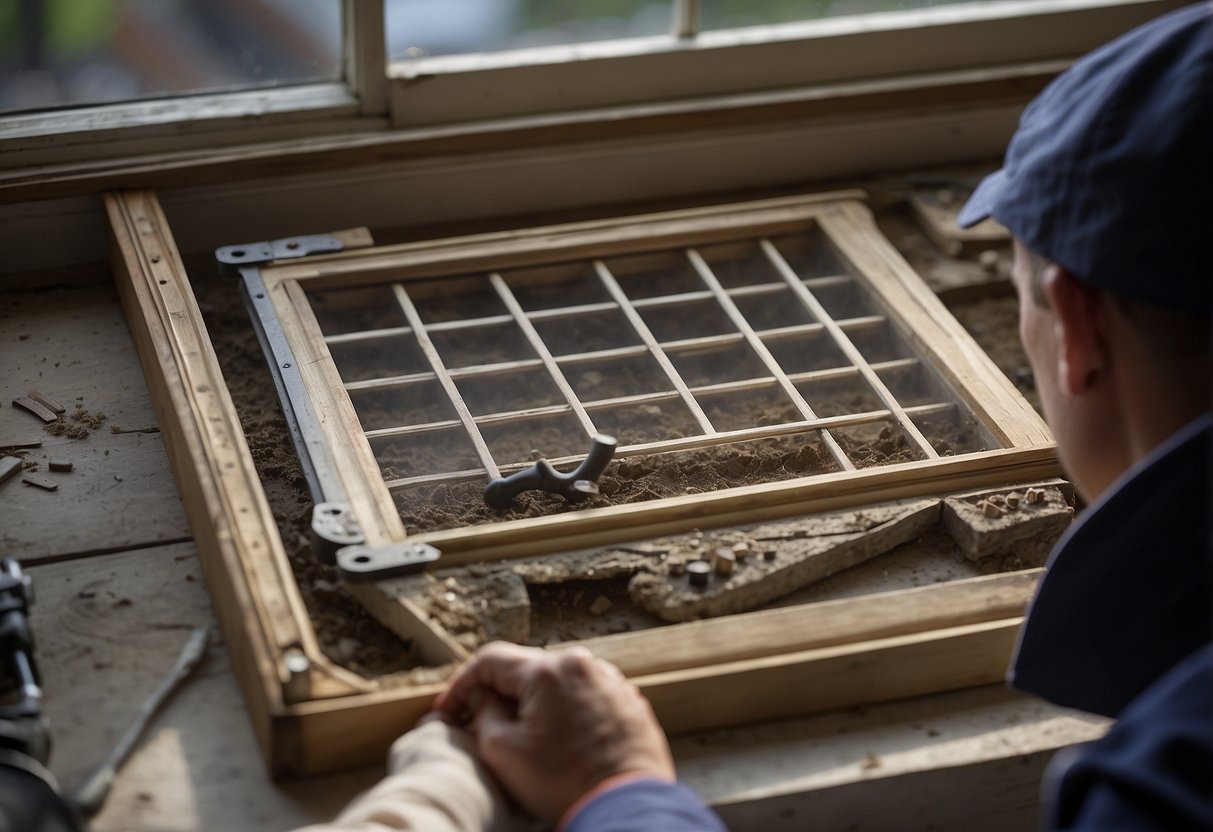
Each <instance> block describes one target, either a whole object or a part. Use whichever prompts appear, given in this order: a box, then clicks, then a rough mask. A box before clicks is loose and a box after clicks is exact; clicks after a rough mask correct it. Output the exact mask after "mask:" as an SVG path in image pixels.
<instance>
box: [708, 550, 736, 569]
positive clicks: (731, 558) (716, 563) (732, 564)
mask: <svg viewBox="0 0 1213 832" xmlns="http://www.w3.org/2000/svg"><path fill="white" fill-rule="evenodd" d="M712 568H714V569H715V570H716V573H717V574H719V575H732V574H733V571H734V570H735V569H737V556H736V555H734V554H733V550H732V549H724V548H720V549H717V550H716V552H715V554H713V555H712Z"/></svg>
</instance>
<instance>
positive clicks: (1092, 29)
mask: <svg viewBox="0 0 1213 832" xmlns="http://www.w3.org/2000/svg"><path fill="white" fill-rule="evenodd" d="M1180 5H1183V3H1182V2H1180V0H992V1H991V2H986V3H971V4H958V5H949V6H937V7H933V8H927V9H916V10H910V11H899V12H882V13H875V14H868V15H855V16H849V17H838V18H828V19H824V20H818V21H812V22H806V23H792V24H784V25H780V26H760V27H752V28H746V29H732V30H722V31H711V32H701V33H699V34H698V35H697V36H696V37H694V38H678V37H677V36H676V35H674V34H671V35H665V36H655V37H646V38H632V39H624V40H614V41H604V42H600V43H586V44H574V45H568V46H551V47H542V48H534V49H526V50H514V51H508V52H499V53H488V54H478V55H450V56H439V57H429V58H417V59H412V60H408V61H399V62H396V63H393V64H392V65H391V66H390V67H389V78H390V91H389V94H390V97H391V114H392V123H393V125H395V126H418V125H427V124H443V123H452V122H463V121H472V120H480V119H486V118H505V117H512V116H520V115H527V114H536V113H545V112H562V111H569V110H586V109H593V108H600V107H609V106H620V105H627V104H639V103H644V102H655V101H665V102H668V101H677V100H680V99H688V98H695V97H703V96H722V95H736V94H744V93H752V92H757V91H769V90H776V89H786V88H789V87H801V88H803V87H810V86H815V85H820V84H834V83H846V82H853V81H857V80H863V79H880V78H885V79H888V78H894V77H897V76H900V75H904V74H909V73H914V74H923V73H934V72H945V71H952V70H962V69H975V68H983V67H995V66H1004V65H1010V64H1019V63H1024V62H1040V61H1050V60H1058V59H1073V58H1075V57H1077V56H1079V55H1081V54H1083V53H1085V52H1088V51H1090V50H1091V49H1093V48H1095V47H1096V46H1098V45H1100V44H1102V43H1104V42H1106V41H1108V40H1111V39H1112V38H1114V37H1116V36H1117V35H1119V34H1121V33H1123V32H1125V31H1128V30H1129V29H1131V28H1133V27H1134V26H1137V25H1138V24H1140V23H1143V22H1145V21H1146V20H1149V19H1151V18H1153V17H1156V16H1157V15H1160V14H1162V13H1164V12H1166V11H1169V10H1170V9H1173V8H1177V7H1178V6H1180Z"/></svg>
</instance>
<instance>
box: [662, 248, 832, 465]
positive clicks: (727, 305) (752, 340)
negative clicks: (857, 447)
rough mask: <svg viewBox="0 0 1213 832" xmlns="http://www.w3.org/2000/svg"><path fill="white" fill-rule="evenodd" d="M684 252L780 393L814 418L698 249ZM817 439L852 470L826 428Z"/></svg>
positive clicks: (810, 419)
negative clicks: (772, 378) (776, 384)
mask: <svg viewBox="0 0 1213 832" xmlns="http://www.w3.org/2000/svg"><path fill="white" fill-rule="evenodd" d="M686 255H687V259H689V260H690V261H691V265H692V266H693V267H694V268H695V271H696V272H697V273H698V274H699V278H700V279H701V280H702V281H703V282H704V283H706V284H707V285H708V288H709V289H710V290H711V292H712V294H713V295H714V296H715V297H716V300H717V302H718V303H719V304H720V306H721V308H722V309H724V312H725V314H726V315H728V316H729V320H730V321H732V322H733V326H735V327H737V329H738V330H739V331H740V332H741V335H742V337H743V338H745V341H746V343H747V344H748V345H749V347H750V349H752V350H753V351H754V353H755V354H756V355H757V356H758V359H759V360H760V361H761V362H762V363H763V366H765V367H766V368H767V369H768V370H770V372H771V374H772V375H773V376H774V377H775V379H776V381H777V382H778V384H779V386H780V388H782V389H783V392H784V395H786V396H787V397H788V398H789V399H791V400H792V403H793V404H795V405H796V409H797V410H799V411H800V412H801V414H802V415H803V416H804V417H805V421H808V422H812V421H815V420H816V419H817V414H816V413H814V412H813V408H812V407H811V406H810V405H809V403H808V402H807V401H805V398H804V396H802V395H800V391H799V390H797V389H796V385H794V384H793V383H792V382H791V381H790V380H789V379H788V376H787V374H786V373H785V372H784V371H783V368H782V367H780V366H779V362H778V361H776V360H775V356H773V355H771V351H770V350H769V349H767V345H766V344H764V343H763V342H762V339H761V338H759V337H758V335H757V333H755V332H754V328H753V327H752V326H750V322H749V321H747V320H746V318H745V316H744V315H742V314H741V310H740V309H738V308H737V304H735V303H733V299H732V298H731V297H729V296H728V294H727V293H726V292H725V291H724V287H723V286H721V285H720V281H719V280H717V279H716V275H715V274H713V273H712V270H711V269H710V268H709V267H708V264H707V263H706V262H705V261H704V259H703V258H702V257H701V256H700V255H699V252H697V251H696V250H695V249H693V248H688V249H687V250H686ZM821 441H822V443H823V444H824V445H825V446H826V450H827V451H829V452H830V456H832V457H834V461H835V462H837V463H838V465H839V467H841V468H842V470H844V471H854V470H855V464H854V463H853V462H851V460H850V458H849V457H848V456H847V455H846V453H845V452H844V451H843V450H842V447H841V446H840V445H839V444H838V441H837V440H836V439H835V438H834V437H833V436H831V435H830V432H829V431H828V430H822V432H821Z"/></svg>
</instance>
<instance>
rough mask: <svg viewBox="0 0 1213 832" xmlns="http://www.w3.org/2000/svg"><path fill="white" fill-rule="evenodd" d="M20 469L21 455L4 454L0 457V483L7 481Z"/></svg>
mask: <svg viewBox="0 0 1213 832" xmlns="http://www.w3.org/2000/svg"><path fill="white" fill-rule="evenodd" d="M20 470H21V457H19V456H6V457H4V458H3V459H0V483H2V482H8V481H9V480H11V479H12V478H13V477H15V476H16V475H17V472H18V471H20Z"/></svg>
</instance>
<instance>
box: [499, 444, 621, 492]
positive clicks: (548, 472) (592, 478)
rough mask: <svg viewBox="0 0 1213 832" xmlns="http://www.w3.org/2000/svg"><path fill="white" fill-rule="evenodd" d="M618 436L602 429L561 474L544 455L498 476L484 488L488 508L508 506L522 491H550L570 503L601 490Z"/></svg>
mask: <svg viewBox="0 0 1213 832" xmlns="http://www.w3.org/2000/svg"><path fill="white" fill-rule="evenodd" d="M615 444H616V443H615V437H613V436H607V435H606V434H605V433H600V434H598V435H597V436H595V437H594V440H593V444H592V445H590V452H589V454H587V455H586V458H585V459H583V460H582V461H581V464H580V465H578V466H577V467H576V468H575V469H573V470H572V471H570V472H569V473H567V474H562V473H560V472H559V471H557V470H556V469H555V468H553V467H552V463H550V462H548V461H547V460H546V459H541V460H539V461H538V462H536V463H535V464H534V465H532V466H531V467H530V468H524V469H522V470H521V471H519V472H517V473H515V474H511V475H510V476H508V477H498V478H497V479H495V480H493V481H492V482H490V483H489V484H488V486H486V487H485V489H484V502H485V504H487V505H488V506H489V508H509V506H510V503H512V502H514V498H515V497H517V496H518V495H519V494H521V493H522V492H523V491H536V490H538V491H549V492H551V493H552V494H559V495H560V496H562V497H564V498H565V499H566V500H568V501H569V502H570V503H575V502H578V501H579V500H584V499H585V498H586V497H588V496H590V495H591V494H597V493H598V478H599V477H600V476H602V472H603V470H605V469H606V467H607V463H609V462H610V461H611V457H613V456H614V455H615Z"/></svg>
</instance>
